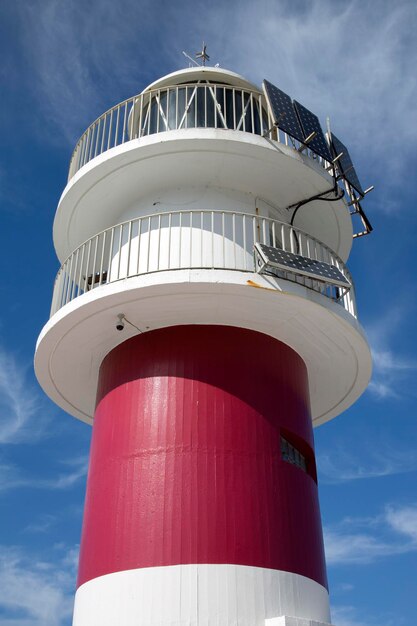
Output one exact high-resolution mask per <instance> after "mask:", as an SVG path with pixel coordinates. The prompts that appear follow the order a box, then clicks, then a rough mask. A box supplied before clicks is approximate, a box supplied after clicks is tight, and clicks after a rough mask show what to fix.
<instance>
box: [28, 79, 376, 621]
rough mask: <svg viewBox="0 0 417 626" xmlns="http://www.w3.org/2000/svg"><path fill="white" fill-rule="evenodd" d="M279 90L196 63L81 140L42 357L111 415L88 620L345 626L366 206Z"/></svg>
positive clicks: (90, 519)
mask: <svg viewBox="0 0 417 626" xmlns="http://www.w3.org/2000/svg"><path fill="white" fill-rule="evenodd" d="M273 89H275V88H273V86H271V85H269V92H268V89H267V88H266V91H265V93H264V92H263V91H262V90H259V89H258V88H257V87H256V86H254V85H252V84H251V83H249V82H248V81H247V80H245V79H244V78H242V77H241V76H238V75H237V74H234V73H232V72H230V71H227V70H223V69H219V68H209V67H193V68H189V69H186V70H183V71H179V72H175V73H173V74H170V75H168V76H165V77H163V78H161V79H160V80H158V81H156V82H155V83H153V84H152V85H150V86H149V87H147V88H146V89H145V90H144V91H143V92H142V93H141V94H140V95H138V96H135V97H134V98H131V99H129V100H127V101H126V102H123V103H121V104H119V105H117V106H115V107H114V108H113V109H111V110H110V111H108V112H106V113H105V114H103V115H102V116H101V117H100V118H99V119H98V120H96V121H95V122H94V123H93V124H92V125H91V126H90V127H89V128H88V129H87V131H86V132H85V133H84V135H83V136H82V137H81V139H80V140H79V142H78V144H77V146H76V148H75V151H74V154H73V157H72V160H71V165H70V174H69V181H68V184H67V186H66V188H65V190H64V192H63V194H62V197H61V199H60V202H59V205H58V209H57V212H56V217H55V222H54V243H55V248H56V251H57V255H58V257H59V259H60V261H61V263H62V266H61V268H60V270H59V272H58V275H57V279H56V283H55V287H54V293H53V301H52V311H51V318H50V320H49V321H48V323H47V324H46V325H45V327H44V328H43V330H42V332H41V335H40V337H39V340H38V345H37V350H36V356H35V368H36V373H37V376H38V380H39V382H40V384H41V385H42V387H43V388H44V390H45V391H46V393H47V394H48V395H49V396H50V397H51V398H52V399H53V400H54V401H55V402H56V403H57V404H58V405H59V406H60V407H61V408H63V409H64V410H66V411H67V412H68V413H70V414H71V415H73V416H75V417H77V418H79V419H81V420H83V421H85V422H87V423H89V424H92V425H93V433H92V446H91V456H90V467H89V473H88V481H87V495H86V503H85V513H84V522H83V532H82V541H81V551H80V563H79V574H78V588H77V593H76V600H75V610H74V626H110V625H111V626H114V625H115V624H117V625H118V626H140V625H143V626H145V625H146V626H151V625H155V626H156V625H158V626H162V625H166V626H168V625H174V624H176V625H181V626H189V625H191V624H196V625H200V626H201V625H203V624H204V625H207V626H214V625H216V626H218V625H224V626H231V625H239V626H254V625H256V626H261V625H262V626H264V625H266V624H269V625H270V626H278V625H279V626H285V625H287V626H293V625H294V624H295V623H297V626H304V625H305V626H308V625H309V624H310V621H314V622H315V623H317V622H318V623H328V622H330V613H329V600H328V590H327V580H326V568H325V561H324V553H323V539H322V530H321V520H320V511H319V502H318V493H317V475H316V465H315V456H314V441H313V426H315V425H319V424H322V423H323V422H325V421H327V420H329V419H331V418H332V417H335V416H336V415H338V414H339V413H340V412H342V411H343V410H344V409H346V408H347V407H348V406H350V405H351V404H352V403H353V402H354V401H355V400H356V399H357V398H358V396H359V395H360V394H361V393H362V392H363V391H364V389H365V387H366V385H367V383H368V380H369V376H370V371H371V359H370V351H369V347H368V344H367V341H366V339H365V337H364V334H363V331H362V329H361V327H360V325H359V323H358V320H357V314H356V306H355V298H354V292H353V283H352V279H351V276H350V274H349V272H348V270H347V267H346V265H345V263H346V260H347V258H348V256H349V252H350V247H351V242H352V234H353V230H352V220H351V215H350V211H349V205H351V206H352V202H353V206H354V207H355V208H357V207H358V206H359V200H355V195H354V194H355V192H354V189H353V190H352V188H351V187H349V185H348V190H349V193H350V196H351V197H350V198H349V197H348V200H346V199H345V198H344V197H342V196H343V194H342V193H341V191H340V188H339V184H340V183H338V180H337V179H338V178H340V177H341V174H343V171H342V166H341V165H340V163H339V161H340V160H341V157H340V155H336V154H333V156H334V157H336V158H335V160H334V162H332V157H329V158H328V159H326V158H325V156H326V154H327V153H326V154H324V155H323V149H320V147H318V148H317V146H318V144H317V133H316V134H315V135H314V134H313V135H312V134H311V132H307V130H308V129H304V130H305V133H304V135H303V136H302V137H301V138H300V137H299V136H297V132H291V131H288V129H286V130H287V132H285V130H283V129H285V124H281V123H280V119H281V116H280V115H278V116H277V115H275V113H276V110H274V102H273V100H274V94H275V95H276V94H277V91H279V90H275V92H274V91H273ZM271 90H272V91H271ZM284 96H285V94H284ZM296 104H297V103H295V105H294V106H295V109H294V111H295V113H294V114H297V111H298V113H299V112H300V110H298V109H297V106H296ZM275 105H276V102H275ZM298 106H299V107H300V106H301V105H298ZM308 113H309V112H308ZM285 115H287V118H286V120H287V121H288V120H289V113H288V112H287V113H286V114H285ZM285 115H284V117H285ZM310 115H311V114H310ZM277 118H278V119H277ZM294 119H299V125H300V126H299V127H300V129H301V130H302V129H303V118H302V116H301V117H300V118H294ZM310 130H311V129H310ZM313 130H314V129H313ZM319 139H320V137H319ZM322 139H323V140H324V137H322ZM314 140H316V144H314ZM329 140H330V144H331V136H329ZM324 150H329V148H328V147H327V144H326V147H325V149H324ZM336 163H339V165H336ZM336 167H339V170H336ZM347 177H348V176H347ZM353 187H354V188H355V185H353ZM329 200H331V201H329ZM294 618H297V619H298V621H297V622H295V621H294ZM309 620H310V621H309Z"/></svg>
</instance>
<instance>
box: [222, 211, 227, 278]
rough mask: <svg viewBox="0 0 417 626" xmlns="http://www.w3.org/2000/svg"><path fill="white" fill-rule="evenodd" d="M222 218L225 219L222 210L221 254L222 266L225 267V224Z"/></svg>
mask: <svg viewBox="0 0 417 626" xmlns="http://www.w3.org/2000/svg"><path fill="white" fill-rule="evenodd" d="M224 220H225V215H224V211H222V255H223V265H222V267H226V248H225V241H224V238H225V235H224V231H225V228H224V227H225V224H224Z"/></svg>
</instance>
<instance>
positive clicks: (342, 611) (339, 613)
mask: <svg viewBox="0 0 417 626" xmlns="http://www.w3.org/2000/svg"><path fill="white" fill-rule="evenodd" d="M359 613H360V612H359V611H358V609H356V608H355V607H353V606H337V605H336V606H332V622H333V623H334V624H337V626H394V624H395V626H401V624H403V621H402V619H401V618H399V620H398V621H396V622H393V621H392V620H391V619H390V618H384V617H381V616H375V615H373V616H372V617H367V616H365V617H364V616H363V615H360V614H359Z"/></svg>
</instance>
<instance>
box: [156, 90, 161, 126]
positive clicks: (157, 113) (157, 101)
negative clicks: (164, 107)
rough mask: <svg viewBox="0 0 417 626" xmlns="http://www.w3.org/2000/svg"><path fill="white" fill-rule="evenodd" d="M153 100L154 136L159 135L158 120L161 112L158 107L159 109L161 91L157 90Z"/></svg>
mask: <svg viewBox="0 0 417 626" xmlns="http://www.w3.org/2000/svg"><path fill="white" fill-rule="evenodd" d="M155 100H156V105H157V106H156V107H155V110H156V134H158V133H159V118H160V117H161V111H160V107H161V90H160V89H158V91H157V92H156V94H155Z"/></svg>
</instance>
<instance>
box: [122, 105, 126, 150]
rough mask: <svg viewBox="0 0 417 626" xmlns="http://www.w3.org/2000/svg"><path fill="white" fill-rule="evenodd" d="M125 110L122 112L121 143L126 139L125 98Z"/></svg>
mask: <svg viewBox="0 0 417 626" xmlns="http://www.w3.org/2000/svg"><path fill="white" fill-rule="evenodd" d="M124 104H125V107H124V108H125V110H124V113H123V127H122V143H124V142H125V139H126V120H127V100H125V103H124Z"/></svg>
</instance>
